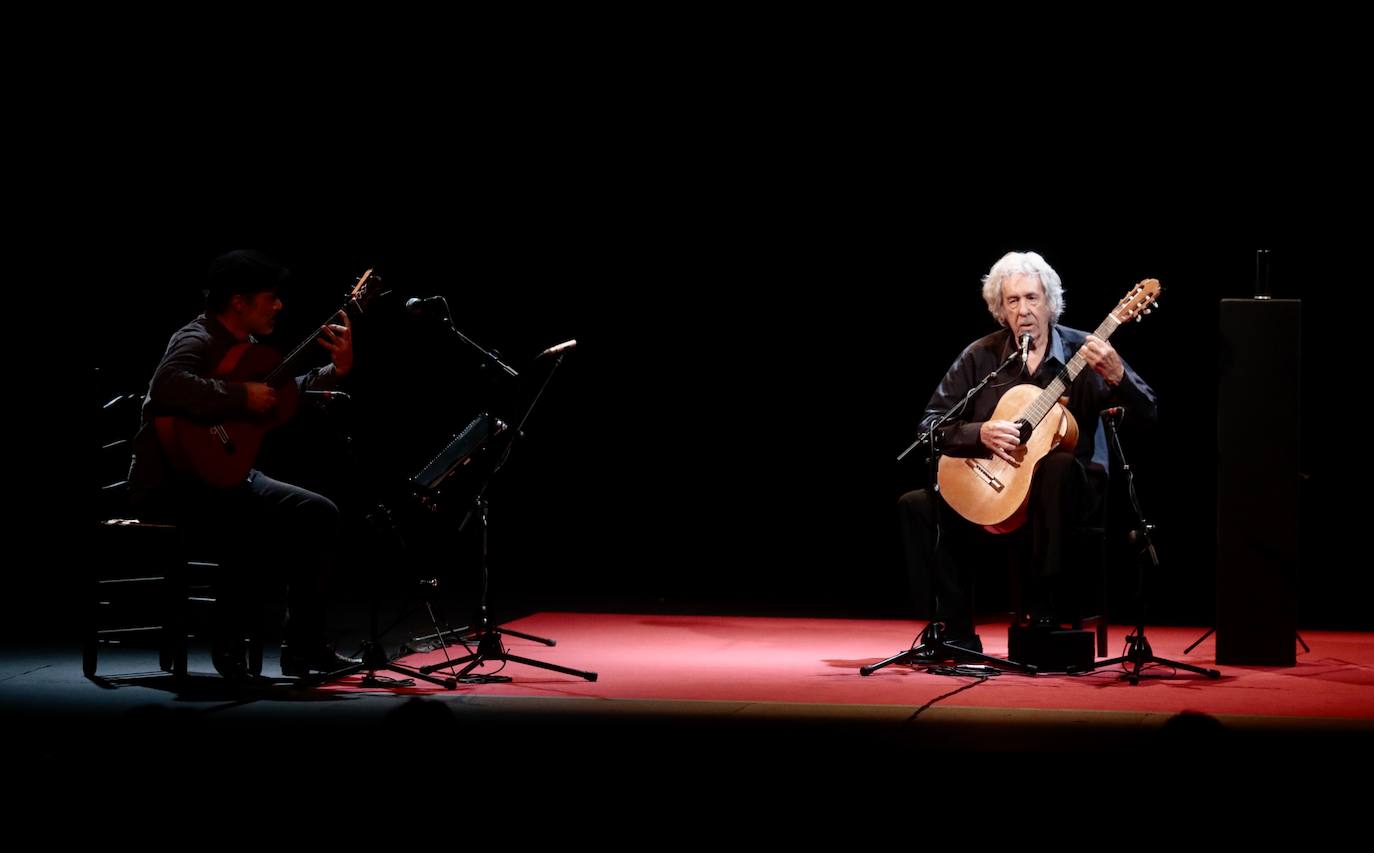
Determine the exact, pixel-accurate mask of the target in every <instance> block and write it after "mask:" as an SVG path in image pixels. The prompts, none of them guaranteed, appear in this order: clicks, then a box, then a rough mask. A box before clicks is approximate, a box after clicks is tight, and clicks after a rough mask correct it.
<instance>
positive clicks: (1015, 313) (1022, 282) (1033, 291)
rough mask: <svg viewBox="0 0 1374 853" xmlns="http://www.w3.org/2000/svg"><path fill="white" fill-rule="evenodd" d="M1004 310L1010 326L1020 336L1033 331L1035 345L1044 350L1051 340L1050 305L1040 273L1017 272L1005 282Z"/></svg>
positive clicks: (1032, 338)
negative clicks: (1047, 301)
mask: <svg viewBox="0 0 1374 853" xmlns="http://www.w3.org/2000/svg"><path fill="white" fill-rule="evenodd" d="M1002 309H1003V310H1004V311H1005V312H1006V317H1007V327H1008V328H1010V329H1011V331H1012V334H1014V335H1016V336H1017V337H1018V338H1019V337H1021V335H1023V334H1027V333H1029V334H1030V336H1031V347H1032V348H1033V349H1043V348H1044V347H1045V345H1046V344H1047V343H1048V341H1049V334H1050V307H1049V305H1048V304H1047V303H1046V302H1045V286H1044V285H1043V284H1041V283H1040V276H1038V275H1027V274H1025V273H1016V274H1014V275H1012V276H1009V277H1008V278H1007V279H1006V280H1005V281H1003V282H1002Z"/></svg>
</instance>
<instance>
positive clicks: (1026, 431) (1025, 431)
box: [1016, 418, 1035, 444]
mask: <svg viewBox="0 0 1374 853" xmlns="http://www.w3.org/2000/svg"><path fill="white" fill-rule="evenodd" d="M1016 428H1017V429H1019V430H1020V431H1021V443H1022V444H1025V443H1026V442H1028V441H1030V437H1031V433H1033V432H1035V427H1033V426H1031V425H1030V422H1029V421H1027V420H1026V419H1024V418H1022V419H1021V420H1018V421H1017V422H1016Z"/></svg>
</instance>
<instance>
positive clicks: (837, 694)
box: [331, 613, 1374, 721]
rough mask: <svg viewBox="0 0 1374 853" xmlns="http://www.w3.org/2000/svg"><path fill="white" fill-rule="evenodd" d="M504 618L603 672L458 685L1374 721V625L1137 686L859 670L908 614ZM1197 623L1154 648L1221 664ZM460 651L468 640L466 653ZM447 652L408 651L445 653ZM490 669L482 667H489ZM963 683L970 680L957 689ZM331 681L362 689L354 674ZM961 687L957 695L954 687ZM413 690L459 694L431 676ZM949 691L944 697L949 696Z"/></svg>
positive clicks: (906, 639) (472, 689) (555, 658)
mask: <svg viewBox="0 0 1374 853" xmlns="http://www.w3.org/2000/svg"><path fill="white" fill-rule="evenodd" d="M507 627H509V628H512V629H516V630H520V631H523V632H526V633H530V634H535V635H542V636H546V637H550V638H553V639H556V640H557V641H558V645H557V647H556V648H549V647H547V646H543V645H539V644H537V643H532V642H529V641H525V640H520V639H512V638H508V640H507V644H506V645H507V649H508V650H509V651H510V652H511V653H512V654H517V655H521V656H524V657H529V658H534V659H536V660H542V661H547V662H550V663H557V664H560V665H563V666H568V667H573V668H576V669H583V670H591V671H595V672H597V673H598V674H599V679H598V681H596V682H595V683H589V682H586V681H582V680H580V679H578V678H575V677H572V676H566V675H562V674H558V673H551V672H547V671H544V670H540V669H535V668H531V667H528V666H524V665H521V664H514V663H512V664H508V665H507V666H506V667H505V669H504V670H503V671H502V673H501V674H503V675H507V676H511V677H512V678H514V681H513V682H511V683H509V684H487V685H460V686H459V688H458V689H457V690H456V691H454V693H456V694H460V695H461V694H468V695H478V696H491V697H560V698H586V699H599V700H658V701H670V702H701V701H708V702H728V703H804V704H807V705H833V706H836V708H837V710H838V709H839V708H840V707H842V706H899V707H901V708H908V709H909V708H919V707H923V706H926V705H928V704H929V703H932V702H935V701H937V700H938V705H939V707H940V708H966V709H975V708H990V709H1019V710H1029V709H1034V710H1040V711H1056V710H1059V711H1103V712H1133V713H1136V714H1149V715H1156V714H1164V715H1173V714H1177V713H1180V712H1184V711H1194V712H1201V713H1206V714H1209V715H1214V716H1261V717H1270V718H1273V717H1279V718H1282V717H1291V718H1326V719H1333V720H1334V719H1345V720H1353V721H1368V720H1371V719H1374V634H1368V633H1336V632H1320V631H1313V632H1305V633H1304V634H1303V638H1304V639H1305V640H1306V641H1307V643H1308V645H1309V646H1310V647H1311V652H1310V653H1305V652H1303V651H1302V650H1301V649H1299V650H1298V658H1297V661H1298V662H1297V665H1296V666H1294V667H1230V666H1223V667H1217V668H1219V669H1220V670H1221V672H1222V677H1221V679H1220V680H1218V681H1212V680H1208V679H1205V678H1203V677H1201V676H1197V675H1193V674H1191V673H1186V672H1180V673H1178V674H1177V675H1176V676H1173V677H1170V676H1171V675H1172V670H1170V669H1162V668H1156V669H1153V670H1149V671H1147V676H1148V677H1146V678H1145V679H1143V680H1142V683H1141V684H1140V685H1139V686H1131V685H1129V684H1127V683H1126V682H1125V681H1122V680H1120V679H1119V678H1118V675H1119V673H1120V670H1099V671H1097V672H1094V673H1090V674H1087V675H1083V676H1067V675H1062V674H1049V675H1039V676H1036V677H1033V678H1032V677H1026V676H1022V675H1015V674H1004V675H1000V676H998V677H995V678H989V679H985V680H982V681H980V680H979V679H977V678H953V677H948V676H939V675H932V674H928V673H926V672H924V671H919V670H913V669H911V668H909V667H903V666H891V667H887V668H885V669H883V670H880V671H879V672H877V673H875V674H873V675H872V676H870V677H866V678H865V677H861V676H860V675H859V673H858V670H859V667H860V666H862V665H864V664H870V663H876V662H877V661H879V660H882V659H884V658H886V657H888V656H890V655H892V654H895V653H896V652H898V651H901V650H902V649H904V648H906V647H908V646H909V645H910V644H911V642H912V638H913V636H914V635H915V634H916V632H917V630H918V628H919V627H920V623H916V622H909V621H883V620H857V619H856V620H844V619H783V618H756V617H691V616H636V615H623V614H581V613H540V614H536V615H533V616H530V617H527V618H525V619H521V620H519V621H517V622H513V623H510V624H509V625H507ZM979 632H980V634H981V635H982V638H983V644H984V647H985V649H986V651H987V652H988V653H989V654H992V655H995V656H999V657H1004V656H1005V655H1006V625H1005V624H1000V625H999V624H984V625H981V626H980V627H979ZM1126 633H1127V629H1124V628H1113V629H1112V631H1111V635H1110V636H1111V644H1110V652H1111V654H1112V655H1116V654H1119V653H1120V652H1121V650H1122V645H1123V643H1124V637H1125V635H1126ZM1201 634H1202V629H1199V628H1151V629H1149V631H1148V636H1149V639H1150V642H1151V645H1152V646H1153V648H1154V651H1155V654H1156V655H1159V656H1161V657H1166V658H1174V659H1177V660H1182V661H1185V662H1188V663H1193V664H1197V665H1203V666H1208V667H1213V666H1215V662H1214V651H1215V644H1214V643H1213V641H1212V640H1210V639H1209V640H1208V641H1207V642H1205V643H1203V644H1202V645H1200V646H1199V647H1198V648H1197V649H1195V650H1194V652H1193V654H1191V655H1187V656H1185V655H1184V654H1183V650H1184V649H1185V648H1186V647H1187V646H1188V645H1189V644H1190V643H1192V642H1193V641H1194V640H1195V639H1196V638H1197V637H1198V636H1200V635H1201ZM460 652H461V650H460ZM441 659H442V655H441V654H440V653H438V652H435V653H429V654H425V655H414V656H411V657H409V658H406V659H404V660H403V661H402V662H403V663H406V664H409V665H412V666H418V665H422V664H430V663H435V662H438V661H439V660H441ZM492 671H494V669H493V668H491V667H488V668H486V669H485V670H478V672H492ZM961 687H967V689H962V690H960V688H961ZM331 689H341V690H360V689H362V688H360V687H359V686H358V685H357V680H356V679H353V680H351V681H349V682H344V683H343V684H340V685H338V686H336V687H334V688H331ZM956 691H957V692H956ZM396 692H404V693H407V694H448V695H452V694H450V693H449V691H445V690H443V689H441V688H437V687H430V686H429V685H424V684H422V685H420V687H418V688H413V689H409V688H408V689H405V690H403V691H400V690H398V691H396ZM942 697H943V698H942Z"/></svg>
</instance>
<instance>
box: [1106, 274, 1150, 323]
mask: <svg viewBox="0 0 1374 853" xmlns="http://www.w3.org/2000/svg"><path fill="white" fill-rule="evenodd" d="M1158 298H1159V279H1157V278H1147V279H1145V280H1144V281H1142V282H1141V283H1140V284H1137V285H1136V286H1135V287H1133V288H1131V290H1130V292H1129V293H1127V294H1126V298H1124V299H1122V300H1121V301H1120V302H1118V303H1117V306H1116V308H1115V309H1114V310H1113V311H1112V316H1113V317H1115V318H1116V319H1117V321H1118V322H1121V323H1129V322H1130V321H1131V320H1135V321H1137V322H1139V321H1140V320H1141V319H1142V318H1143V317H1144V316H1145V315H1146V314H1149V313H1150V306H1151V305H1153V304H1154V303H1155V301H1156V300H1157V299H1158Z"/></svg>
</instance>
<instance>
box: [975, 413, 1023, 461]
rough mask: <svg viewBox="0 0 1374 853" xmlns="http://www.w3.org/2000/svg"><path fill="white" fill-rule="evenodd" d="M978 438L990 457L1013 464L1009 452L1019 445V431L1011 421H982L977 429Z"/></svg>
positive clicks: (1013, 459)
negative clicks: (989, 452) (988, 451)
mask: <svg viewBox="0 0 1374 853" xmlns="http://www.w3.org/2000/svg"><path fill="white" fill-rule="evenodd" d="M978 438H979V439H981V440H982V442H983V446H984V447H986V448H987V449H988V450H991V451H992V455H994V456H997V457H1000V458H1002V459H1005V460H1007V461H1008V462H1011V463H1013V464H1014V463H1015V462H1016V459H1015V458H1013V457H1012V456H1011V452H1012V451H1013V450H1015V449H1016V447H1017V445H1019V444H1020V443H1021V431H1020V430H1019V429H1017V428H1016V424H1014V423H1012V422H1011V421H984V422H983V425H982V426H981V427H979V429H978Z"/></svg>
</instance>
